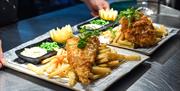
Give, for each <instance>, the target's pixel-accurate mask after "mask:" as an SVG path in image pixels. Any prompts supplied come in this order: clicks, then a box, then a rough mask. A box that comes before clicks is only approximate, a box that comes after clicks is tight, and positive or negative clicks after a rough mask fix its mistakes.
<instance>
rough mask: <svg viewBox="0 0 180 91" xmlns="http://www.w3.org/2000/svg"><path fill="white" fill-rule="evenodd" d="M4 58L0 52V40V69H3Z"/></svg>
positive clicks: (0, 50) (0, 51) (0, 47)
mask: <svg viewBox="0 0 180 91" xmlns="http://www.w3.org/2000/svg"><path fill="white" fill-rule="evenodd" d="M3 62H4V57H3V52H2V46H1V40H0V69H1V68H2V67H3Z"/></svg>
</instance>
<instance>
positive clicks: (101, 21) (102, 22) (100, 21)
mask: <svg viewBox="0 0 180 91" xmlns="http://www.w3.org/2000/svg"><path fill="white" fill-rule="evenodd" d="M90 24H97V25H107V24H109V21H106V20H103V19H96V20H92V21H90Z"/></svg>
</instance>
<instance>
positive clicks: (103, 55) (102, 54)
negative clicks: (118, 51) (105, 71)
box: [97, 53, 107, 60]
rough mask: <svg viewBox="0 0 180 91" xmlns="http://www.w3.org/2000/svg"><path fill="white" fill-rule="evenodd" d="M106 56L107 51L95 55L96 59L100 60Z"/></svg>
mask: <svg viewBox="0 0 180 91" xmlns="http://www.w3.org/2000/svg"><path fill="white" fill-rule="evenodd" d="M106 57H107V53H101V54H99V55H98V56H97V59H98V60H100V59H103V58H106Z"/></svg>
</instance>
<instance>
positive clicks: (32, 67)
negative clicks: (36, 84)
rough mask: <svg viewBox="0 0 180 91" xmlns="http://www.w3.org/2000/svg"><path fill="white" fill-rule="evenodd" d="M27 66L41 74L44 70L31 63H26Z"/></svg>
mask: <svg viewBox="0 0 180 91" xmlns="http://www.w3.org/2000/svg"><path fill="white" fill-rule="evenodd" d="M27 68H28V69H30V70H31V71H33V72H35V73H36V74H38V75H43V74H44V72H43V71H42V70H41V69H40V68H38V67H37V66H35V65H33V64H27Z"/></svg>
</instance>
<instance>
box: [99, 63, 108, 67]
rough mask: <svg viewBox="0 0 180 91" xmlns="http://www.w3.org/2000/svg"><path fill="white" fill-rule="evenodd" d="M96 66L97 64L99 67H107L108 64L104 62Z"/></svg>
mask: <svg viewBox="0 0 180 91" xmlns="http://www.w3.org/2000/svg"><path fill="white" fill-rule="evenodd" d="M98 66H99V67H108V65H107V64H105V63H104V64H99V65H98Z"/></svg>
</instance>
